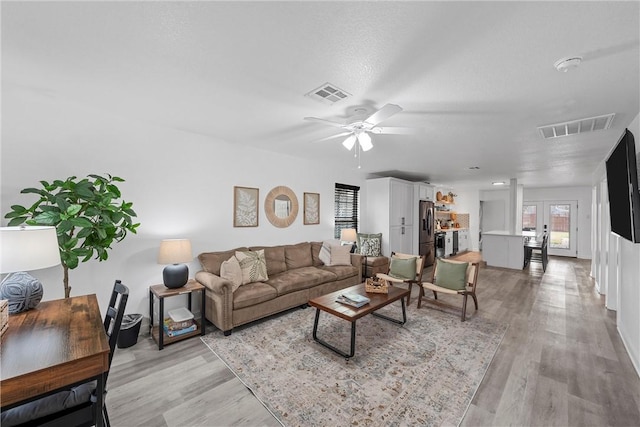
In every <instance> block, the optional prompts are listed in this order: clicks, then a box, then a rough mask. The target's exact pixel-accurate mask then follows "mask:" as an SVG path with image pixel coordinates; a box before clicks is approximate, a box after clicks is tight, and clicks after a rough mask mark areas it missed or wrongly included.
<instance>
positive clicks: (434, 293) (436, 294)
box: [432, 291, 438, 299]
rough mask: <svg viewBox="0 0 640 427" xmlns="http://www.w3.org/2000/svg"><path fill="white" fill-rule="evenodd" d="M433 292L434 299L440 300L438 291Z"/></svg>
mask: <svg viewBox="0 0 640 427" xmlns="http://www.w3.org/2000/svg"><path fill="white" fill-rule="evenodd" d="M432 292H433V299H438V293H437V292H436V291H432Z"/></svg>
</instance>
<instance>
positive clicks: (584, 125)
mask: <svg viewBox="0 0 640 427" xmlns="http://www.w3.org/2000/svg"><path fill="white" fill-rule="evenodd" d="M614 116H615V114H614V113H611V114H607V115H604V116H598V117H589V118H588V119H579V120H572V121H570V122H564V123H556V124H553V125H547V126H540V127H538V130H539V131H540V135H542V137H543V138H544V139H549V138H559V137H561V136H569V135H577V134H579V133H585V132H593V131H596V130H606V129H609V127H611V122H612V121H613V117H614Z"/></svg>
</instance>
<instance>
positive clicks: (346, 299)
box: [336, 292, 371, 308]
mask: <svg viewBox="0 0 640 427" xmlns="http://www.w3.org/2000/svg"><path fill="white" fill-rule="evenodd" d="M336 301H338V302H341V303H343V304H349V305H352V306H354V307H356V308H360V307H362V306H363V305H366V304H369V302H370V301H371V300H370V299H369V298H367V297H365V296H364V295H360V294H354V293H351V292H349V293H344V294H340V295H338V297H337V298H336Z"/></svg>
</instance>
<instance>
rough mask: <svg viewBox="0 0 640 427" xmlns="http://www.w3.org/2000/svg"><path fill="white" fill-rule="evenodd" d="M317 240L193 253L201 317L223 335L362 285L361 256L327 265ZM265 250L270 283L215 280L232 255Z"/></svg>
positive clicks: (354, 255) (320, 244) (320, 243)
mask: <svg viewBox="0 0 640 427" xmlns="http://www.w3.org/2000/svg"><path fill="white" fill-rule="evenodd" d="M321 247H322V242H303V243H298V244H296V245H281V246H270V247H265V246H253V247H249V248H246V247H243V248H237V249H233V250H229V251H224V252H205V253H201V254H200V255H198V260H199V261H200V264H201V265H202V271H199V272H197V273H196V277H195V278H196V280H197V281H198V282H200V283H202V284H203V285H204V286H205V287H206V288H207V289H206V291H205V316H206V318H207V319H208V320H209V321H210V322H211V323H213V324H214V325H216V326H217V327H218V328H219V329H220V330H222V331H223V332H224V334H225V335H230V334H231V332H232V330H233V328H234V327H236V326H240V325H244V324H246V323H249V322H253V321H254V320H258V319H261V318H263V317H266V316H269V315H271V314H275V313H278V312H281V311H284V310H287V309H289V308H293V307H297V306H300V305H304V304H306V303H307V302H308V301H309V300H310V299H312V298H315V297H318V296H320V295H324V294H327V293H329V292H333V291H337V290H339V289H344V288H347V287H349V286H353V285H357V284H358V283H361V282H362V279H361V277H362V256H361V255H357V254H351V265H337V266H326V265H324V264H323V262H322V261H320V258H319V254H320V248H321ZM260 249H264V253H265V259H266V263H267V275H268V276H269V280H266V281H264V282H254V283H249V284H246V285H242V286H240V287H239V288H238V289H237V290H236V291H235V292H232V284H231V282H230V281H228V280H224V279H222V278H221V277H220V266H221V265H222V263H223V262H224V261H226V260H228V259H229V258H231V257H232V256H233V255H235V252H236V251H247V250H260Z"/></svg>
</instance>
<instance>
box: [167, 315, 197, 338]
mask: <svg viewBox="0 0 640 427" xmlns="http://www.w3.org/2000/svg"><path fill="white" fill-rule="evenodd" d="M163 328H164V333H165V334H167V336H169V337H177V336H180V335H182V334H187V333H189V332H193V331H195V330H197V329H198V325H197V324H196V322H195V320H193V314H192V313H191V312H190V311H189V310H187V309H186V308H182V309H177V310H171V311H169V317H168V318H166V319H164V325H163Z"/></svg>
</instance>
